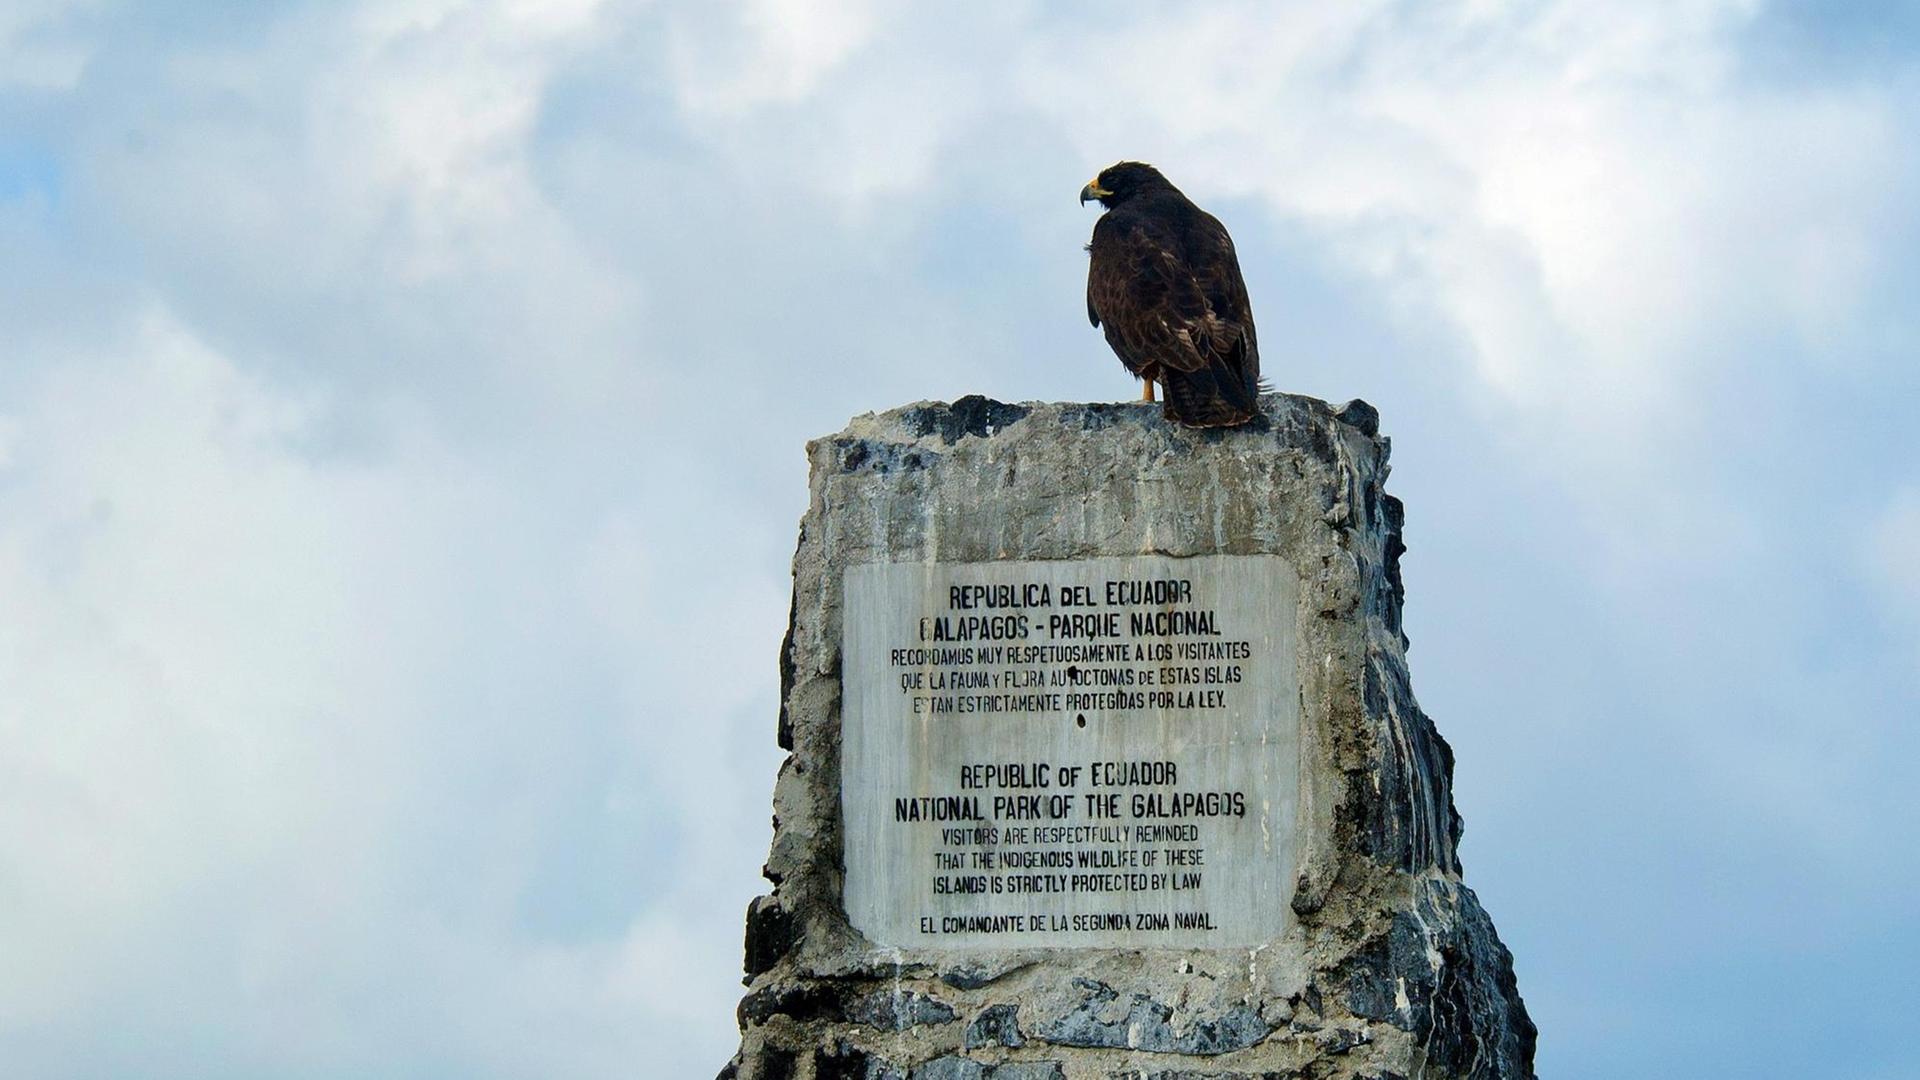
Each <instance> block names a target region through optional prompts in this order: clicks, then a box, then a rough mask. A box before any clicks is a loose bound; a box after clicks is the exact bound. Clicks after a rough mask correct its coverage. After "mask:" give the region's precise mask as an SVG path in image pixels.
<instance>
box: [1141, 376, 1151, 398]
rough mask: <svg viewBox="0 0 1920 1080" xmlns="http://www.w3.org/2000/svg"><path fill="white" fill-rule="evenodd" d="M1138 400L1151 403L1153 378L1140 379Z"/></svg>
mask: <svg viewBox="0 0 1920 1080" xmlns="http://www.w3.org/2000/svg"><path fill="white" fill-rule="evenodd" d="M1140 400H1141V401H1144V402H1147V403H1148V404H1152V402H1153V380H1152V379H1141V380H1140Z"/></svg>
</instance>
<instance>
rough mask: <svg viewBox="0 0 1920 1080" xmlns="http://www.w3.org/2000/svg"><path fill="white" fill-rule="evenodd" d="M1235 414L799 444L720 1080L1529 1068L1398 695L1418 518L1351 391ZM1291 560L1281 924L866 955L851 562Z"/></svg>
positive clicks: (1449, 763) (851, 435) (1452, 821)
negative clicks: (851, 792)
mask: <svg viewBox="0 0 1920 1080" xmlns="http://www.w3.org/2000/svg"><path fill="white" fill-rule="evenodd" d="M1262 410H1263V411H1262V416H1261V417H1259V418H1256V420H1255V422H1254V423H1253V424H1251V425H1248V426H1247V427H1244V428H1239V429H1233V430H1225V431H1192V430H1187V429H1183V428H1179V427H1175V426H1172V425H1169V424H1168V423H1167V422H1165V421H1164V420H1163V419H1162V418H1161V416H1160V409H1159V408H1158V407H1157V406H1151V405H1102V404H1089V405H1079V404H1025V405H1014V404H1007V403H1003V402H997V401H990V400H987V399H985V398H980V397H968V398H962V399H961V400H959V401H956V402H953V403H951V404H943V403H938V402H924V403H921V404H917V405H912V406H908V407H905V408H901V409H895V410H893V411H890V412H886V413H881V414H877V415H873V414H870V415H866V416H862V417H859V418H857V419H855V420H854V421H853V423H852V424H850V425H849V426H848V427H847V429H846V430H845V431H843V432H841V433H840V434H838V435H833V436H829V437H826V438H822V439H816V440H814V441H813V442H812V443H810V444H809V445H808V454H809V457H810V459H811V462H812V489H811V503H810V505H809V507H808V510H807V513H806V516H805V518H804V519H803V521H802V522H801V527H800V544H799V550H798V552H797V553H796V555H795V556H794V590H793V609H792V617H791V623H790V625H789V628H788V633H787V640H786V642H785V643H784V645H783V646H782V649H781V655H780V667H781V676H782V678H781V682H782V702H781V710H780V720H779V730H778V738H779V742H780V745H781V746H782V747H783V748H785V749H787V750H788V751H790V752H791V753H790V755H789V756H788V758H787V760H786V762H785V764H784V765H783V766H782V768H781V771H780V776H779V779H778V781H777V783H776V786H775V791H774V838H773V846H772V851H771V853H770V855H769V856H768V859H767V864H766V876H767V878H768V879H769V880H770V881H772V882H773V884H774V889H773V892H772V894H771V895H769V896H764V897H761V898H759V899H757V900H756V901H754V903H753V905H752V906H751V908H750V909H749V911H748V913H747V942H746V971H747V986H748V992H747V994H746V996H745V998H744V999H743V1000H742V1001H741V1003H740V1007H739V1010H738V1018H739V1023H740V1029H741V1045H740V1050H739V1053H738V1054H737V1055H736V1057H735V1058H734V1060H733V1061H732V1062H731V1063H729V1064H728V1065H727V1066H726V1067H725V1068H724V1069H723V1070H722V1071H721V1074H720V1075H721V1077H722V1078H728V1077H731V1078H735V1080H839V1078H859V1080H949V1078H953V1080H976V1078H977V1080H1092V1078H1099V1080H1256V1078H1263V1080H1270V1078H1282V1077H1284V1078H1299V1080H1306V1078H1312V1080H1322V1078H1325V1080H1345V1078H1372V1080H1388V1078H1403V1080H1404V1078H1412V1077H1428V1078H1441V1077H1472V1078H1487V1080H1492V1078H1502V1080H1506V1078H1523V1077H1531V1076H1532V1075H1533V1048H1534V1027H1533V1024H1532V1022H1531V1021H1530V1020H1529V1019H1528V1017H1527V1013H1526V1008H1525V1006H1524V1005H1523V1004H1522V1003H1521V1000H1520V995H1519V992H1518V990H1517V989H1516V986H1515V983H1514V976H1513V966H1512V958H1511V956H1510V955H1509V954H1508V952H1507V950H1506V948H1505V947H1504V946H1502V945H1501V943H1500V941H1499V938H1498V937H1497V936H1496V935H1495V933H1494V928H1493V923H1492V921H1491V920H1490V919H1489V918H1488V917H1487V914H1486V912H1485V911H1483V910H1482V909H1481V907H1480V905H1479V903H1478V902H1477V901H1476V900H1475V898H1474V895H1473V893H1472V891H1471V890H1469V889H1468V888H1467V887H1466V886H1465V885H1464V884H1463V883H1462V882H1461V878H1460V864H1459V860H1458V858H1457V855H1456V851H1455V849H1456V845H1457V844H1458V841H1459V836H1460V819H1459V816H1458V815H1457V814H1456V813H1455V812H1454V809H1453V796H1452V790H1451V784H1452V778H1453V755H1452V751H1451V750H1450V749H1449V748H1448V746H1447V744H1446V741H1445V740H1444V739H1442V738H1441V737H1440V734H1439V732H1438V731H1436V730H1435V728H1434V726H1433V722H1432V721H1431V720H1429V719H1428V718H1427V716H1426V714H1424V713H1422V712H1421V711H1420V709H1419V706H1417V705H1416V704H1415V703H1414V699H1413V693H1412V688H1411V685H1410V683H1409V680H1408V676H1407V666H1406V652H1405V650H1406V644H1407V643H1406V638H1405V637H1404V635H1403V634H1402V633H1401V627H1400V608H1401V600H1402V597H1403V589H1402V583H1401V579H1400V568H1399V556H1400V554H1401V552H1403V551H1404V550H1405V548H1404V547H1403V545H1402V543H1401V524H1402V520H1403V516H1402V509H1401V505H1400V503H1399V501H1398V500H1396V499H1394V498H1393V497H1392V496H1390V495H1387V494H1386V492H1385V491H1384V489H1383V484H1384V483H1385V480H1386V477H1387V450H1388V441H1387V439H1386V438H1385V437H1383V436H1381V435H1380V434H1379V416H1378V414H1377V413H1376V412H1375V411H1374V409H1373V408H1372V407H1371V406H1369V405H1367V404H1366V403H1365V402H1360V401H1355V402H1350V403H1348V404H1347V405H1345V406H1342V407H1337V408H1336V407H1333V406H1329V405H1328V404H1326V403H1325V402H1321V401H1317V400H1314V399H1311V398H1304V397H1295V396H1290V395H1283V394H1270V395H1267V396H1266V397H1264V398H1263V399H1262ZM1143 553H1160V554H1165V555H1171V556H1190V555H1205V554H1261V553H1272V554H1279V555H1283V556H1285V557H1286V558H1287V559H1288V560H1289V561H1290V562H1291V564H1292V565H1293V566H1294V567H1295V568H1296V569H1297V570H1298V571H1299V573H1300V577H1301V582H1300V584H1301V593H1300V603H1299V608H1298V611H1297V613H1296V619H1297V632H1298V640H1299V657H1300V659H1299V668H1300V670H1299V676H1300V681H1301V687H1302V693H1303V697H1304V701H1303V706H1304V708H1303V713H1302V755H1303V758H1304V761H1303V763H1302V769H1301V793H1300V806H1299V815H1298V820H1299V822H1300V842H1299V847H1298V858H1297V868H1296V873H1297V879H1296V886H1295V889H1294V894H1293V895H1294V899H1293V916H1294V918H1293V919H1292V920H1291V921H1290V923H1289V924H1288V930H1287V931H1286V933H1284V934H1283V935H1282V936H1281V937H1280V938H1278V939H1276V940H1274V941H1272V942H1269V943H1267V944H1266V945H1263V946H1261V947H1259V948H1256V949H1251V950H1248V949H1233V950H1121V949H1071V950H1068V949H1052V950H1049V949H1028V950H1025V951H1007V952H989V953H980V952H976V953H967V954H964V955H956V954H947V953H942V952H940V951H938V950H911V949H908V950H902V949H880V948H878V947H876V946H874V945H873V944H871V943H870V942H868V941H867V940H866V939H865V938H863V937H862V936H861V935H860V934H859V933H858V932H856V931H855V930H853V928H852V927H851V926H849V925H848V922H847V919H846V916H845V914H844V912H843V911H842V909H841V906H840V896H841V885H842V875H843V869H842V861H841V838H840V805H839V772H840V682H839V673H840V660H841V658H840V642H841V625H840V619H841V611H840V604H841V597H842V590H841V578H842V573H843V571H844V570H845V568H846V567H847V566H849V565H853V564H858V563H864V562H875V561H901V560H925V561H983V560H993V559H1075V558H1090V557H1096V556H1109V555H1134V554H1143Z"/></svg>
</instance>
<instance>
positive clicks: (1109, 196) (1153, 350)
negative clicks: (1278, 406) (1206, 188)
mask: <svg viewBox="0 0 1920 1080" xmlns="http://www.w3.org/2000/svg"><path fill="white" fill-rule="evenodd" d="M1089 199H1098V200H1100V205H1102V206H1104V207H1106V213H1104V214H1101V215H1100V220H1099V221H1098V222H1096V223H1095V224H1094V226H1093V243H1091V244H1088V245H1087V251H1088V253H1089V254H1090V255H1092V257H1093V258H1092V261H1091V265H1090V266H1088V268H1087V318H1089V319H1091V320H1093V325H1095V326H1099V327H1102V328H1103V329H1104V330H1105V333H1106V335H1107V344H1109V345H1111V346H1113V351H1114V352H1116V353H1118V354H1119V356H1120V362H1121V363H1123V364H1125V365H1127V370H1128V371H1131V372H1133V374H1134V376H1135V377H1137V378H1140V379H1143V380H1145V381H1146V388H1145V391H1144V393H1143V394H1142V395H1141V400H1143V401H1152V400H1153V384H1154V383H1156V382H1157V383H1160V384H1162V385H1163V386H1165V387H1166V391H1167V400H1166V404H1165V405H1164V406H1162V409H1163V411H1164V412H1165V414H1166V416H1167V418H1168V419H1171V420H1177V421H1179V422H1180V423H1182V424H1187V425H1189V426H1191V427H1231V426H1233V425H1235V424H1244V423H1246V422H1247V421H1248V420H1251V419H1253V416H1254V413H1255V412H1257V411H1258V409H1259V405H1258V397H1259V393H1260V349H1259V347H1258V345H1257V344H1256V343H1255V341H1254V336H1253V309H1252V307H1251V306H1249V305H1248V303H1247V286H1246V283H1245V282H1244V281H1242V280H1240V261H1239V260H1238V259H1237V258H1235V257H1234V254H1233V239H1232V237H1229V236H1228V235H1227V230H1226V228H1225V227H1224V226H1222V225H1221V224H1220V222H1219V221H1218V220H1216V219H1215V218H1214V216H1213V215H1212V214H1209V213H1207V212H1206V211H1205V210H1202V209H1200V208H1199V207H1197V206H1195V205H1193V203H1192V202H1191V201H1190V200H1189V199H1188V198H1187V197H1186V196H1185V195H1182V194H1181V193H1180V189H1179V188H1176V187H1174V186H1173V185H1172V184H1170V183H1168V182H1167V178H1166V177H1164V176H1161V175H1160V171H1159V170H1158V169H1155V168H1154V167H1153V166H1151V165H1144V164H1142V163H1140V162H1138V161H1122V162H1120V163H1119V164H1117V165H1112V166H1109V167H1108V168H1105V169H1102V170H1101V171H1100V175H1099V176H1096V177H1094V178H1093V182H1092V183H1090V184H1088V185H1087V186H1086V187H1083V188H1081V189H1080V201H1081V202H1082V203H1085V202H1086V201H1087V200H1089Z"/></svg>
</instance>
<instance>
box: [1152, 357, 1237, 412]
mask: <svg viewBox="0 0 1920 1080" xmlns="http://www.w3.org/2000/svg"><path fill="white" fill-rule="evenodd" d="M1161 379H1162V381H1163V383H1164V384H1165V385H1166V388H1167V403H1166V405H1165V412H1166V415H1167V418H1168V419H1170V420H1175V421H1178V422H1179V423H1182V424H1185V425H1187V426H1188V427H1234V426H1236V425H1239V424H1244V423H1246V422H1247V421H1249V420H1251V419H1253V415H1254V413H1256V412H1258V411H1259V409H1260V403H1259V398H1258V395H1259V393H1260V386H1259V380H1258V379H1250V378H1246V377H1245V376H1244V375H1243V374H1242V373H1240V372H1238V371H1236V370H1234V365H1232V364H1231V363H1229V362H1227V361H1226V360H1224V359H1218V358H1215V359H1213V360H1211V361H1210V362H1209V363H1208V364H1207V366H1206V367H1205V368H1202V369H1201V370H1199V371H1174V370H1164V372H1163V374H1162V376H1161Z"/></svg>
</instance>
